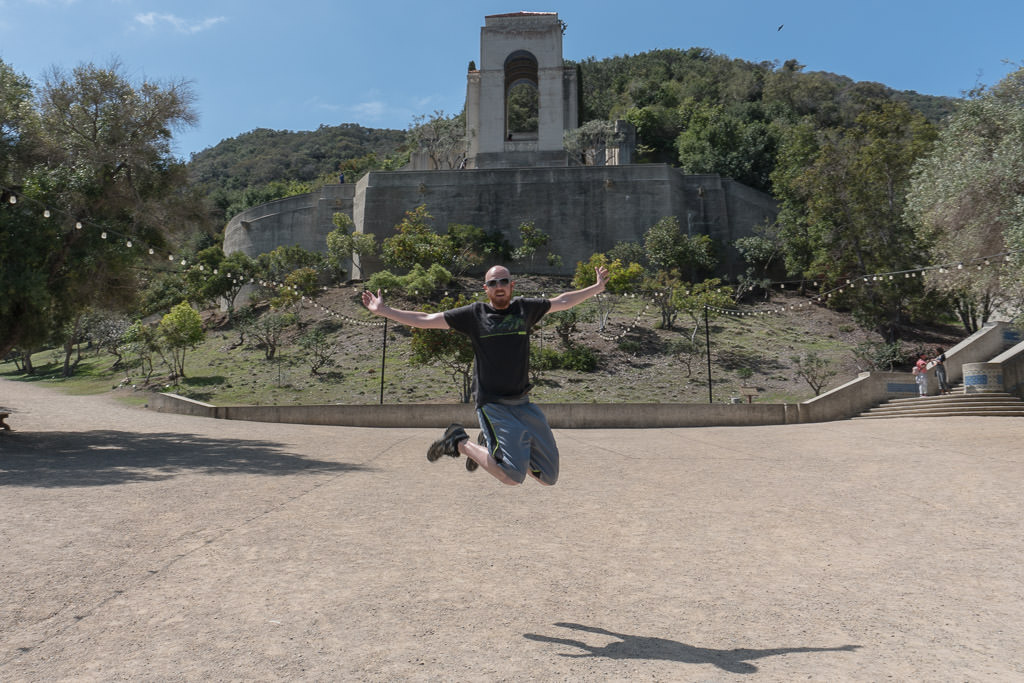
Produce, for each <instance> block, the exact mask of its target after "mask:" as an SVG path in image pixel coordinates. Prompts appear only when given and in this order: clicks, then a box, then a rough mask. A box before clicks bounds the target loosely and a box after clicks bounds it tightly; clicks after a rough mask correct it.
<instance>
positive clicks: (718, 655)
mask: <svg viewBox="0 0 1024 683" xmlns="http://www.w3.org/2000/svg"><path fill="white" fill-rule="evenodd" d="M555 626H561V627H562V628H570V629H573V630H576V631H584V632H586V633H597V634H600V635H603V636H611V637H613V638H618V640H617V641H616V642H613V643H608V644H607V645H588V644H587V643H585V642H583V641H582V640H574V639H572V638H556V637H552V636H542V635H538V634H535V633H527V634H524V637H525V638H528V639H529V640H536V641H539V642H542V643H557V644H559V645H570V646H572V647H577V648H579V649H581V650H585V652H580V653H563V654H562V656H563V657H607V658H609V659H665V660H670V661H673V662H682V663H684V664H714V665H715V666H717V667H718V668H719V669H722V670H724V671H728V672H730V673H735V674H752V673H756V672H757V670H758V669H757V667H756V666H754V665H753V664H751V663H750V662H749V660H751V659H761V658H764V657H775V656H777V655H786V654H790V653H799V652H852V651H853V650H856V649H858V648H859V647H860V645H843V646H840V647H779V648H771V649H768V650H751V649H746V648H737V649H735V650H715V649H712V648H706V647H696V646H694V645H687V644H686V643H680V642H679V641H676V640H668V639H666V638H649V637H645V636H631V635H627V634H624V633H615V632H613V631H609V630H607V629H603V628H597V627H594V626H583V625H582V624H570V623H566V622H559V623H556V624H555Z"/></svg>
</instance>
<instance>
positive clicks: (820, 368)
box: [790, 351, 839, 396]
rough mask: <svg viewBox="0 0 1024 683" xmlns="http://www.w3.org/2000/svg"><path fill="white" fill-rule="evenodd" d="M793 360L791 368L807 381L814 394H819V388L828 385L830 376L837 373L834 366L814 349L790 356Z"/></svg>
mask: <svg viewBox="0 0 1024 683" xmlns="http://www.w3.org/2000/svg"><path fill="white" fill-rule="evenodd" d="M790 360H791V361H793V368H794V370H795V371H796V376H797V377H799V378H800V379H802V380H804V381H805V382H807V386H809V387H810V388H811V390H812V391H813V392H814V395H815V396H818V395H819V394H821V390H822V389H824V388H825V387H826V386H828V383H829V382H830V381H832V378H833V377H835V376H836V375H837V374H839V371H838V370H836V368H835V366H834V365H833V364H832V361H830V360H829V359H827V358H823V357H822V356H819V355H818V354H817V353H816V352H814V351H808V352H806V353H804V354H802V355H798V356H790Z"/></svg>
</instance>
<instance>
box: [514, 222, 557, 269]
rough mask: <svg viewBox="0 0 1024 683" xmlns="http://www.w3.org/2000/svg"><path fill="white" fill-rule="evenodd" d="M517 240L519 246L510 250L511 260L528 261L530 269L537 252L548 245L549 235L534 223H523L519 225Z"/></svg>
mask: <svg viewBox="0 0 1024 683" xmlns="http://www.w3.org/2000/svg"><path fill="white" fill-rule="evenodd" d="M519 240H520V242H521V244H520V246H518V247H516V248H515V249H513V250H512V258H513V259H515V260H516V261H528V262H529V264H530V268H531V269H532V268H533V260H534V257H535V256H536V255H537V250H538V249H541V248H542V247H545V246H547V245H548V243H549V242H550V241H551V235H549V234H547V233H546V232H544V231H543V230H541V229H540V228H538V227H537V224H536V223H535V222H534V221H523V222H522V223H520V224H519Z"/></svg>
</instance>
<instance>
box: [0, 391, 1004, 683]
mask: <svg viewBox="0 0 1024 683" xmlns="http://www.w3.org/2000/svg"><path fill="white" fill-rule="evenodd" d="M0 406H6V407H7V408H8V409H10V410H11V411H12V415H11V417H10V418H9V419H8V422H9V423H10V424H11V426H12V427H13V430H14V431H11V432H7V433H3V434H0V548H2V553H0V679H2V680H3V681H6V682H11V681H68V680H74V681H123V680H132V681H222V680H252V681H284V680H288V681H292V680H315V681H341V680H345V681H348V680H365V681H392V680H414V681H435V680H445V681H449V680H450V681H456V680H469V681H476V680H480V681H520V680H536V681H549V680H573V681H575V680H630V681H633V680H652V681H738V680H748V681H749V680H758V681H794V680H798V679H799V680H812V681H880V680H903V681H1009V680H1022V679H1024V650H1022V649H1021V647H1020V644H1021V643H1022V642H1024V533H1022V532H1024V522H1022V520H1024V503H1022V496H1021V491H1022V490H1024V466H1022V465H1024V462H1022V460H1024V456H1022V449H1021V448H1020V445H1019V444H1020V442H1019V439H1020V435H1021V433H1022V431H1021V430H1022V422H1021V421H1020V420H1019V419H1018V418H955V419H947V420H927V419H918V420H890V421H844V422H836V423H827V424H820V425H792V426H782V427H745V428H701V429H657V430H559V431H557V432H556V436H557V437H558V439H559V443H560V446H561V449H562V459H563V463H562V478H561V481H560V482H559V484H558V485H557V486H555V487H554V488H544V487H541V486H539V485H536V484H535V483H528V484H524V485H523V486H521V487H517V488H507V487H503V486H501V485H500V484H497V483H496V482H495V481H494V480H492V479H490V478H489V476H488V475H486V474H485V473H484V472H483V471H477V472H474V473H468V472H466V471H465V469H464V467H463V463H462V462H461V461H452V460H450V459H447V458H445V459H443V460H442V461H439V462H437V463H433V464H431V463H428V462H427V460H426V458H425V457H424V451H425V448H426V446H427V444H428V443H429V442H430V441H431V440H432V439H434V438H436V436H437V435H438V434H440V431H441V428H443V426H444V425H439V428H438V429H437V430H422V429H406V430H371V429H354V428H341V427H317V426H299V425H276V424H259V423H245V422H229V421H217V420H208V419H201V418H188V417H184V416H175V415H166V414H157V413H153V412H150V411H147V410H145V409H142V408H128V407H124V406H121V405H119V404H116V403H114V402H112V401H111V400H109V399H107V398H103V397H75V396H67V395H64V394H61V393H57V392H55V391H52V390H49V389H46V388H43V387H39V386H34V385H27V384H22V383H14V382H10V381H7V380H0ZM473 433H474V435H475V432H473Z"/></svg>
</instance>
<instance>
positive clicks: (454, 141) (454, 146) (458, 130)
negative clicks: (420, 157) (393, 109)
mask: <svg viewBox="0 0 1024 683" xmlns="http://www.w3.org/2000/svg"><path fill="white" fill-rule="evenodd" d="M409 142H410V144H411V146H412V147H413V149H420V150H423V152H425V153H426V155H427V158H428V159H429V160H430V167H431V168H432V169H452V168H458V166H459V164H460V163H461V162H462V160H463V159H465V157H466V115H465V113H460V114H457V115H455V116H445V113H444V112H443V111H435V112H434V113H433V114H432V115H431V116H429V117H428V116H426V115H420V116H417V117H415V118H414V119H413V121H412V125H410V126H409Z"/></svg>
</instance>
